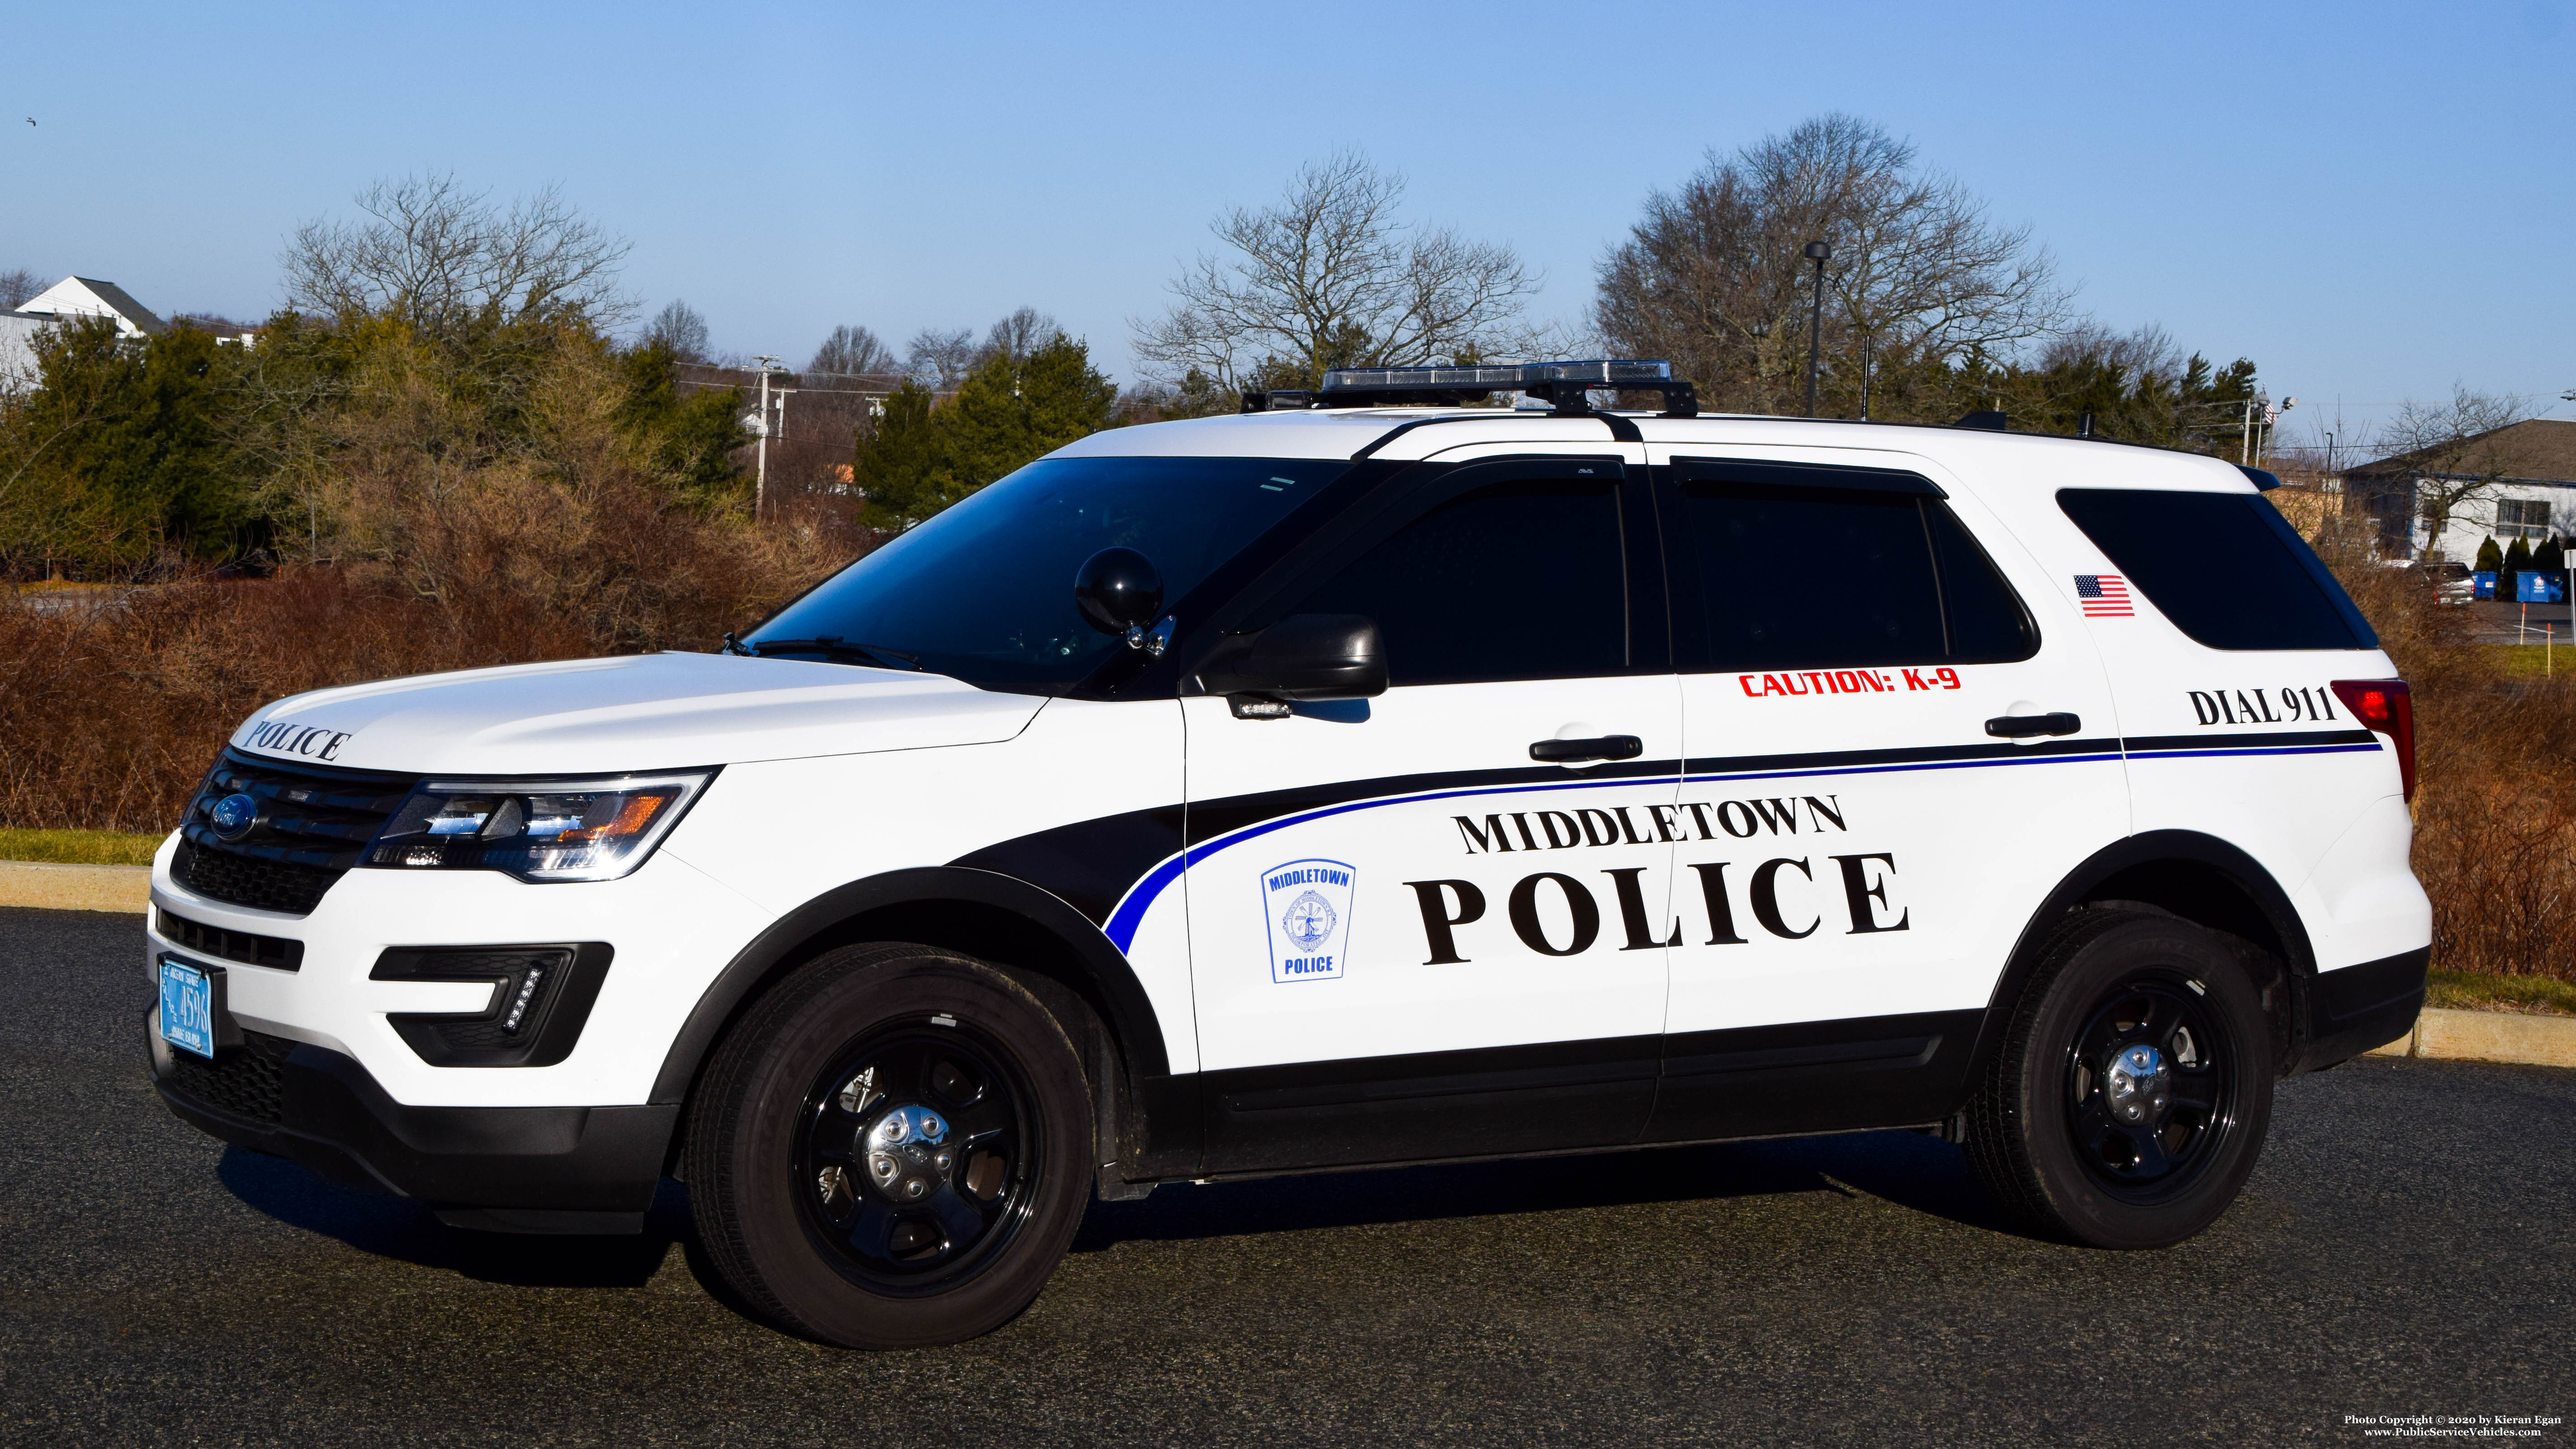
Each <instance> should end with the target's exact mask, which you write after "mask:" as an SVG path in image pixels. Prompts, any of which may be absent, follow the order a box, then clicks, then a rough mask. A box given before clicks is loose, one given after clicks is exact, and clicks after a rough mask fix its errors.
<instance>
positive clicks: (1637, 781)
mask: <svg viewBox="0 0 2576 1449" xmlns="http://www.w3.org/2000/svg"><path fill="white" fill-rule="evenodd" d="M2379 748H2380V746H2379V744H2378V742H2377V741H2373V742H2372V743H2370V744H2366V745H2276V746H2272V747H2270V748H2265V747H2263V746H2259V745H2256V746H2245V747H2240V748H2232V749H2207V750H2158V751H2154V752H2152V753H2139V754H2133V755H2132V754H2123V753H2121V752H2119V751H2116V750H2106V751H2102V752H2100V753H2096V754H2083V755H2026V756H2021V757H2013V756H2005V757H2002V758H1999V759H1990V760H1926V761H1923V762H1920V763H1916V764H1898V765H1843V766H1838V767H1829V768H1822V769H1810V770H1742V771H1735V772H1731V773H1730V772H1726V771H1719V772H1716V773H1712V774H1706V775H1683V776H1682V777H1681V780H1682V782H1684V783H1698V782H1705V781H1711V780H1794V779H1803V778H1809V777H1812V776H1817V775H1890V774H1902V773H1906V772H1910V771H1917V770H1983V769H1989V768H1993V767H1997V766H2004V765H2070V764H2085V763H2091V762H2098V761H2104V760H2121V759H2137V760H2155V759H2189V758H2194V757H2197V756H2204V755H2340V754H2349V753H2352V752H2354V751H2359V750H2372V751H2375V750H2377V749H2379ZM1667 778H1669V777H1667V776H1661V775H1644V776H1628V777H1626V778H1623V779H1617V780H1567V781H1564V782H1562V783H1551V784H1545V785H1480V786H1476V787H1473V788H1470V789H1462V790H1437V791H1433V792H1431V793H1429V794H1423V795H1389V796H1385V797H1383V798H1381V799H1376V800H1353V801H1349V802H1346V803H1344V804H1340V805H1328V806H1325V807H1323V808H1321V809H1317V810H1309V811H1306V812H1304V813H1303V814H1298V815H1283V816H1281V817H1279V818H1278V819H1276V820H1265V821H1263V822H1262V823H1260V824H1258V825H1247V826H1245V827H1244V828H1243V829H1241V830H1237V831H1234V832H1232V833H1231V834H1227V835H1220V836H1218V837H1217V838H1216V839H1214V840H1209V841H1203V842H1201V843H1200V844H1198V845H1194V846H1191V847H1189V848H1188V849H1187V850H1184V851H1181V852H1179V853H1178V854H1174V855H1170V856H1166V857H1164V858H1163V860H1162V862H1161V863H1160V864H1158V865H1156V866H1155V867H1154V868H1153V869H1152V870H1149V871H1147V872H1145V875H1144V878H1143V879H1141V880H1139V881H1137V882H1136V884H1135V885H1134V886H1132V887H1130V888H1129V889H1128V892H1127V894H1126V895H1125V896H1123V897H1121V898H1120V900H1119V902H1118V909H1116V910H1114V911H1112V912H1110V914H1109V925H1108V927H1107V929H1106V934H1107V935H1108V937H1109V940H1110V943H1111V944H1112V945H1114V946H1116V947H1117V948H1118V950H1119V952H1120V953H1121V954H1122V955H1123V954H1124V953H1125V952H1126V951H1127V949H1128V948H1129V947H1130V946H1132V945H1133V944H1134V943H1135V940H1136V928H1137V927H1138V926H1140V925H1142V924H1143V923H1144V919H1145V912H1146V910H1147V909H1148V908H1149V907H1151V906H1152V905H1153V904H1154V902H1155V900H1156V899H1157V898H1158V897H1160V896H1161V895H1162V893H1163V890H1164V888H1165V887H1166V886H1169V885H1170V884H1171V883H1172V882H1173V881H1175V880H1177V879H1179V878H1180V874H1181V872H1182V871H1184V870H1186V869H1188V868H1189V867H1190V866H1192V865H1195V864H1197V863H1198V862H1200V861H1202V860H1205V859H1207V858H1208V857H1210V856H1212V855H1215V854H1216V853H1217V852H1218V851H1221V850H1226V849H1229V848H1231V847H1233V846H1236V845H1240V844H1242V843H1243V842H1244V841H1247V840H1252V839H1255V838H1257V837H1259V836H1263V835H1267V834H1269V833H1270V832H1271V831H1274V830H1285V829H1287V828H1288V827H1289V826H1291V825H1303V824H1305V823H1306V822H1307V821H1309V820H1322V819H1325V818H1326V817H1328V816H1333V815H1347V814H1349V813H1350V812H1352V811H1354V810H1376V809H1379V808H1381V807H1383V806H1388V805H1414V804H1420V803H1422V802H1424V801H1428V800H1460V799H1465V798H1468V797H1470V796H1476V795H1528V794H1536V793H1543V792H1552V791H1558V790H1605V789H1615V788H1620V787H1625V786H1631V785H1654V784H1660V783H1662V782H1663V781H1664V780H1665V779H1667Z"/></svg>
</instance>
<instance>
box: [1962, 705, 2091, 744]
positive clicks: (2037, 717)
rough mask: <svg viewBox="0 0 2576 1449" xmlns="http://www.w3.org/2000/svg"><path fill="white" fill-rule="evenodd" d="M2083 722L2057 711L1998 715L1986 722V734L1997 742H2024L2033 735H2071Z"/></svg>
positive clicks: (2062, 711) (2080, 727)
mask: <svg viewBox="0 0 2576 1449" xmlns="http://www.w3.org/2000/svg"><path fill="white" fill-rule="evenodd" d="M2082 728H2084V721H2082V720H2080V719H2078V718H2076V717H2075V716H2074V715H2071V714H2068V713H2067V712H2066V711H2064V710H2059V711H2057V712H2056V713H2054V714H1999V715H1996V716H1995V717H1994V718H1993V719H1990V720H1988V721H1986V733H1987V734H1990V735H1993V736H1994V737H1995V738H1996V739H1999V740H2026V739H2029V738H2030V737H2031V736H2033V735H2071V734H2073V733H2075V732H2076V731H2077V730H2080V729H2082Z"/></svg>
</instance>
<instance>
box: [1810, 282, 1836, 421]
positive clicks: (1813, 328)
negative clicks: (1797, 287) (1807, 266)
mask: <svg viewBox="0 0 2576 1449" xmlns="http://www.w3.org/2000/svg"><path fill="white" fill-rule="evenodd" d="M1833 254H1834V248H1833V244H1832V243H1830V242H1821V241H1811V242H1809V243H1807V246H1806V256H1807V259H1808V260H1809V261H1812V262H1814V263H1815V264H1816V308H1815V311H1814V313H1813V314H1812V315H1811V316H1810V317H1809V318H1808V321H1807V416H1809V417H1811V418H1812V417H1814V416H1815V415H1816V365H1817V362H1818V361H1819V358H1820V356H1821V352H1822V349H1823V347H1824V342H1825V335H1824V334H1825V259H1826V258H1827V257H1830V256H1832V255H1833Z"/></svg>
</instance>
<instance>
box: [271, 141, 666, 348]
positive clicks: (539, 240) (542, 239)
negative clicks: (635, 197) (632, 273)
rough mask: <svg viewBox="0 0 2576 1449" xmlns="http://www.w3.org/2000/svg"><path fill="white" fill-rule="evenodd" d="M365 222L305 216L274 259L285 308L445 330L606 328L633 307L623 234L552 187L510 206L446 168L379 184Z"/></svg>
mask: <svg viewBox="0 0 2576 1449" xmlns="http://www.w3.org/2000/svg"><path fill="white" fill-rule="evenodd" d="M357 204H358V209H359V210H360V211H362V212H364V213H365V214H366V218H367V219H366V220H363V221H356V222H350V221H324V220H315V221H309V222H306V223H305V224H304V225H303V226H301V227H299V228H297V229H296V232H295V236H294V238H293V239H292V240H291V241H290V242H289V243H288V244H287V248H286V252H285V255H284V256H283V257H281V258H280V259H279V260H280V262H281V264H282V265H283V267H284V269H285V272H286V300H287V303H288V305H290V306H293V307H296V308H298V309H300V310H303V311H307V312H317V313H322V314H326V315H330V316H340V317H356V316H367V315H385V316H393V317H399V318H401V319H403V320H404V321H407V322H409V323H411V324H412V325H413V326H414V327H417V328H419V329H420V330H421V331H423V332H425V333H428V334H431V335H437V336H444V335H451V334H453V333H455V332H457V331H459V330H460V329H462V328H464V327H466V326H468V325H469V324H473V323H476V322H501V323H509V322H517V321H523V320H533V319H539V318H556V319H574V320H579V321H583V322H586V323H588V324H589V325H591V326H594V327H599V328H603V329H605V328H607V327H609V326H612V325H614V324H615V323H617V322H619V321H621V320H623V319H624V318H625V317H626V316H628V315H630V314H631V311H632V304H631V303H630V302H628V300H627V299H626V298H625V297H624V296H623V295H622V294H620V293H619V292H618V290H617V271H618V267H619V265H620V264H621V263H623V262H624V261H625V258H626V253H627V249H628V244H627V242H626V241H625V239H624V238H622V237H619V236H616V235H615V234H613V233H611V232H609V231H607V230H606V229H605V228H603V227H601V226H600V225H599V224H598V223H596V222H593V221H591V220H589V219H588V218H586V217H584V216H582V215H581V214H580V213H579V212H577V211H575V210H574V209H573V207H572V204H571V203H570V202H567V201H565V200H564V198H563V193H562V191H561V190H560V189H559V188H557V187H553V186H549V187H547V188H546V189H545V190H543V191H540V192H538V193H537V194H536V195H534V196H531V197H526V198H523V199H521V200H519V201H515V202H513V203H511V204H510V205H509V206H507V207H502V206H498V205H495V204H494V203H493V202H492V201H491V199H490V193H488V192H481V191H467V190H465V189H464V188H463V187H462V186H460V185H459V184H458V183H457V180H456V178H455V177H454V176H452V175H450V176H412V177H405V178H403V179H402V180H399V181H379V182H377V183H376V184H375V185H373V186H370V187H368V188H367V189H366V190H365V191H363V192H361V193H359V195H358V197H357Z"/></svg>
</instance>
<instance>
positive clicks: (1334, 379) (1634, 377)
mask: <svg viewBox="0 0 2576 1449" xmlns="http://www.w3.org/2000/svg"><path fill="white" fill-rule="evenodd" d="M1672 376H1673V365H1672V364H1671V363H1669V362H1638V361H1629V360H1609V359H1604V360H1598V361H1593V362H1522V363H1506V364H1503V365H1501V366H1494V367H1336V368H1334V369H1332V370H1331V371H1330V372H1327V373H1325V374H1324V391H1325V392H1327V393H1356V392H1527V391H1529V390H1530V389H1531V388H1533V387H1540V388H1551V389H1552V388H1553V386H1554V385H1555V384H1557V383H1567V382H1579V383H1583V384H1586V385H1587V386H1590V387H1599V388H1615V387H1619V386H1622V385H1623V384H1641V385H1642V384H1645V383H1659V382H1670V381H1671V380H1672Z"/></svg>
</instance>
